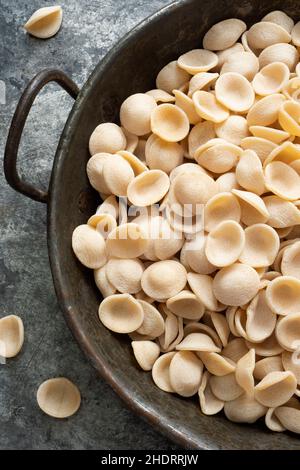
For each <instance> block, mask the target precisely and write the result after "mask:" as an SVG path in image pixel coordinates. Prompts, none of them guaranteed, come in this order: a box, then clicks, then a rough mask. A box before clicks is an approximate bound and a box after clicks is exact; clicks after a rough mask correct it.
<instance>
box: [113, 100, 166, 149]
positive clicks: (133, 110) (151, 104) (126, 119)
mask: <svg viewBox="0 0 300 470" xmlns="http://www.w3.org/2000/svg"><path fill="white" fill-rule="evenodd" d="M156 107H157V104H156V101H155V99H154V98H153V97H152V96H149V95H146V94H145V93H136V94H135V95H131V96H129V97H128V98H127V99H126V100H125V101H124V102H123V103H122V106H121V108H120V121H121V124H122V126H123V127H124V128H125V129H126V130H128V131H129V132H131V133H132V134H135V135H137V136H140V135H145V134H148V132H150V131H151V122H150V118H151V113H152V111H153V110H154V109H155V108H156ZM119 150H123V149H119Z"/></svg>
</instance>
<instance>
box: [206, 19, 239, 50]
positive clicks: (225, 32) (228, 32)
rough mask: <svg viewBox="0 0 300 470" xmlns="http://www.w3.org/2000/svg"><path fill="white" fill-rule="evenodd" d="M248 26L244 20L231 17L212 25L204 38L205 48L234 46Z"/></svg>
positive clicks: (219, 48) (213, 48) (222, 48)
mask: <svg viewBox="0 0 300 470" xmlns="http://www.w3.org/2000/svg"><path fill="white" fill-rule="evenodd" d="M246 29H247V26H246V24H245V23H244V22H243V21H242V20H238V19H237V18H230V19H228V20H223V21H220V22H219V23H216V24H215V25H214V26H212V27H211V28H210V29H209V30H208V31H207V33H206V34H205V36H204V38H203V47H204V49H209V50H211V51H222V50H224V49H227V48H228V47H231V46H233V45H234V44H235V43H236V42H237V40H238V39H239V37H240V36H241V35H242V34H243V32H244V31H246Z"/></svg>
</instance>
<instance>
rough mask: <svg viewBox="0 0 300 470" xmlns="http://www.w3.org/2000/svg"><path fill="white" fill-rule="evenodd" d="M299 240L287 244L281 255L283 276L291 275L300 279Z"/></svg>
mask: <svg viewBox="0 0 300 470" xmlns="http://www.w3.org/2000/svg"><path fill="white" fill-rule="evenodd" d="M299 260H300V242H299V241H298V242H295V243H293V244H292V245H290V246H288V247H287V248H286V249H285V250H284V252H283V255H282V261H281V272H282V274H283V275H284V276H293V277H295V278H297V279H299V280H300V266H299Z"/></svg>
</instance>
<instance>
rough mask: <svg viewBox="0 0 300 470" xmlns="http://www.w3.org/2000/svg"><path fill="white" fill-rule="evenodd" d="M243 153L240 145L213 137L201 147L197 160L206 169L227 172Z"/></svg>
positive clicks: (197, 153)
mask: <svg viewBox="0 0 300 470" xmlns="http://www.w3.org/2000/svg"><path fill="white" fill-rule="evenodd" d="M241 154H242V151H241V149H240V147H238V146H237V145H233V144H230V143H229V142H226V141H225V140H224V141H222V139H212V140H211V141H208V142H206V144H204V145H202V146H201V147H199V148H198V149H197V150H196V152H195V154H194V158H195V160H196V161H197V162H198V163H199V165H201V166H202V167H204V168H205V169H207V170H209V171H212V172H214V173H225V172H226V171H229V170H231V168H232V167H233V166H235V165H236V163H237V160H238V158H239V157H240V155H241Z"/></svg>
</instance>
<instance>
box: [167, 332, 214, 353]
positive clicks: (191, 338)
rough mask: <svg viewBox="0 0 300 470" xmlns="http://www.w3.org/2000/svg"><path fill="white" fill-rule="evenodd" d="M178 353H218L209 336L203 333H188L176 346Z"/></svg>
mask: <svg viewBox="0 0 300 470" xmlns="http://www.w3.org/2000/svg"><path fill="white" fill-rule="evenodd" d="M176 349H177V350H178V351H201V352H203V351H204V352H220V351H221V349H220V348H219V347H218V346H216V344H215V343H214V342H213V340H212V339H211V338H210V336H208V335H206V334H204V333H190V334H188V335H187V336H186V337H185V338H184V339H183V341H182V342H181V343H179V344H178V345H177V346H176Z"/></svg>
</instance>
